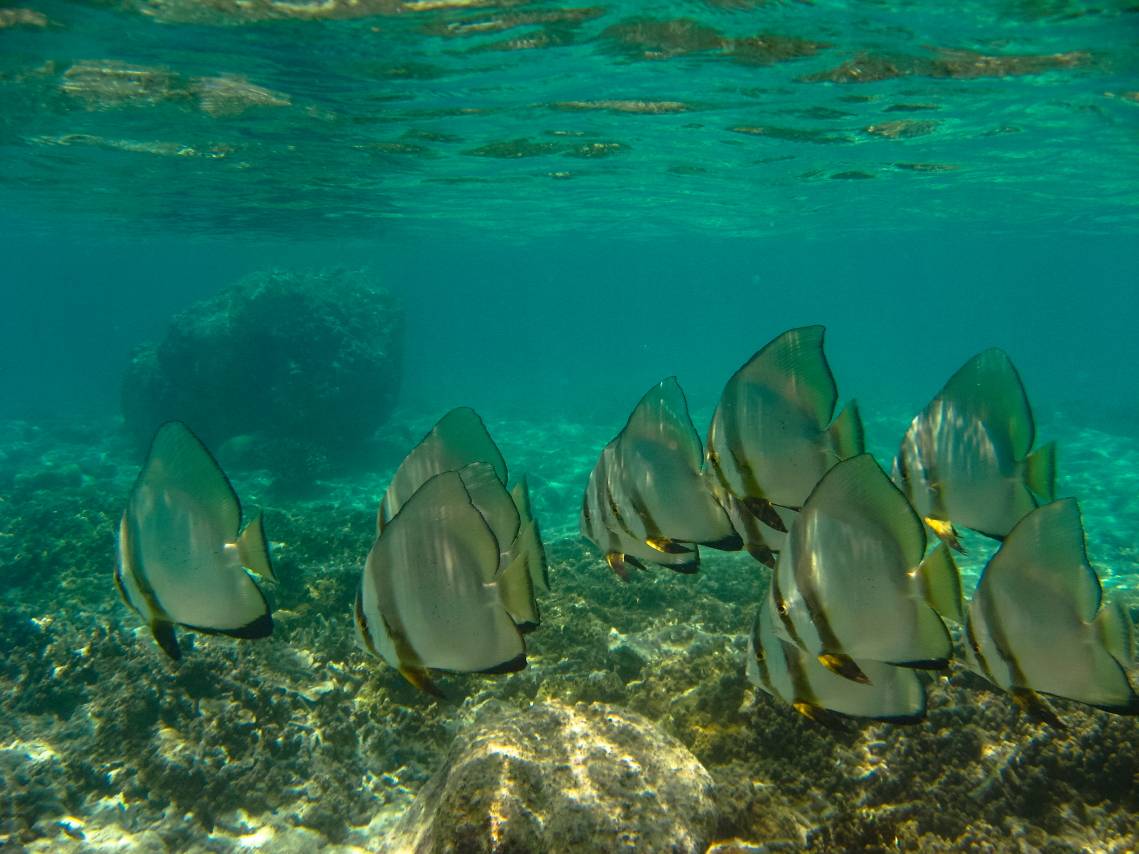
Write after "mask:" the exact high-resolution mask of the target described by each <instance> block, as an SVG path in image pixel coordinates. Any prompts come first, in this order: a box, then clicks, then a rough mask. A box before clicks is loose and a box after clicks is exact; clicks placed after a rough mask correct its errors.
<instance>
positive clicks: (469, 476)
mask: <svg viewBox="0 0 1139 854" xmlns="http://www.w3.org/2000/svg"><path fill="white" fill-rule="evenodd" d="M459 477H460V478H462V481H463V486H464V487H466V490H467V494H468V495H469V496H470V499H471V503H472V504H473V505H474V506H475V509H476V510H478V511H479V513H481V514H482V517H483V519H485V520H486V524H487V526H488V527H489V528H490V530H491V533H493V534H494V538H495V540H497V541H498V544H499V548H500V549H502V550H503V554H502V557H501V558H500V562H499V566H502V565H504V563H505V561H506V552H507V550H509V548H510V546H511V545H512V544H513V543H514V541H515V540H516V539H517V538H518V532H519V518H518V508H517V507H516V506H515V505H514V499H513V498H511V497H510V493H509V492H507V491H506V487H505V486H503V485H502V481H501V480H499V479H498V475H497V474H496V473H495V470H494V468H493V467H491V465H490V464H489V463H471V464H470V465H466V466H463V467H462V468H461V469H459ZM499 566H496V567H495V570H496V571H497V570H498V568H499ZM492 579H493V576H492V578H488V579H487V581H491V580H492Z"/></svg>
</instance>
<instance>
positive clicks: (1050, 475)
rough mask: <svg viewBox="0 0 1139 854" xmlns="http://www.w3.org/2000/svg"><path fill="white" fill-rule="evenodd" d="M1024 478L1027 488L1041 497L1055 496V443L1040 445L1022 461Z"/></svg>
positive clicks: (1050, 498)
mask: <svg viewBox="0 0 1139 854" xmlns="http://www.w3.org/2000/svg"><path fill="white" fill-rule="evenodd" d="M1024 480H1025V482H1026V483H1027V484H1028V488H1029V489H1031V490H1032V491H1033V492H1035V493H1036V494H1037V495H1039V496H1040V497H1041V498H1043V499H1044V500H1045V501H1053V500H1055V498H1056V443H1055V442H1049V443H1048V444H1047V445H1041V446H1040V447H1039V448H1037V449H1036V450H1035V451H1033V452H1032V453H1031V454H1029V455H1028V459H1026V460H1025V461H1024Z"/></svg>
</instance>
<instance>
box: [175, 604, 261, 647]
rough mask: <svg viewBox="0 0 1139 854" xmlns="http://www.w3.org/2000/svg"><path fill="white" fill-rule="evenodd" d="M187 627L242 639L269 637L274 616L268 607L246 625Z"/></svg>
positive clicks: (205, 632)
mask: <svg viewBox="0 0 1139 854" xmlns="http://www.w3.org/2000/svg"><path fill="white" fill-rule="evenodd" d="M186 628H188V629H193V630H194V631H195V632H201V633H202V634H205V635H225V636H226V637H231V638H241V639H242V640H256V639H257V638H267V637H269V635H271V634H273V617H272V616H271V615H270V613H269V611H268V609H266V611H265V612H264V613H263V614H260V615H259V616H258V617H257V618H256V619H254V620H251V621H250V622H248V623H246V624H245V625H244V626H238V627H237V628H234V629H215V628H212V627H210V626H190V625H187V626H186Z"/></svg>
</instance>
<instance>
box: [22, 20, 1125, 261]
mask: <svg viewBox="0 0 1139 854" xmlns="http://www.w3.org/2000/svg"><path fill="white" fill-rule="evenodd" d="M1137 23H1139V19H1137V16H1136V9H1135V7H1134V4H1133V3H1130V2H1126V0H1105V1H1104V2H1099V3H1097V2H1077V0H1071V1H1070V2H1065V0H1039V2H1028V0H1022V1H1021V2H1013V1H1012V0H1008V2H968V3H953V4H939V3H932V2H895V3H886V2H837V0H820V2H749V0H718V2H711V0H710V2H667V3H665V2H642V3H637V2H610V3H603V4H598V5H593V6H584V5H570V4H566V3H549V2H503V3H490V2H479V0H467V2H463V0H438V2H436V0H419V2H396V0H323V2H318V0H313V2H310V3H303V2H286V0H256V2H248V3H239V2H233V0H205V2H202V0H121V2H113V0H107V2H59V0H31V2H15V3H12V2H8V3H5V4H4V5H3V6H2V7H0V104H2V108H0V152H2V157H3V160H4V163H5V168H4V170H3V172H2V174H0V194H2V196H3V198H4V201H5V206H6V207H8V208H9V209H10V210H19V211H20V212H21V214H22V216H23V217H24V218H25V224H28V225H32V226H33V227H37V226H38V228H39V229H40V230H47V229H49V227H50V226H57V225H58V224H59V223H60V222H61V217H64V216H66V217H74V218H77V219H78V220H80V221H86V220H90V219H92V218H97V219H98V220H99V221H101V222H111V223H117V224H119V225H120V226H121V227H122V228H123V229H126V230H128V231H129V232H130V233H138V232H148V231H149V232H164V233H168V232H170V231H171V230H183V231H190V232H192V233H199V234H215V235H216V234H232V233H234V232H237V231H240V232H241V233H243V234H247V235H248V234H263V235H273V236H282V235H287V236H289V237H290V238H291V239H303V238H305V237H312V236H317V235H321V236H337V237H343V236H346V235H349V236H374V235H377V234H385V233H388V232H390V231H391V230H392V229H400V230H401V233H407V232H417V233H420V234H436V233H438V229H439V228H441V227H445V228H447V229H452V230H456V231H457V230H474V231H475V232H478V233H493V234H494V235H495V237H496V239H499V240H503V239H527V238H532V237H535V236H538V235H549V234H562V233H564V232H565V230H566V229H567V228H572V229H574V231H575V233H576V234H577V235H579V236H583V237H584V236H587V235H612V234H613V233H615V232H616V233H619V234H620V235H621V236H626V237H627V236H637V237H650V238H654V237H655V238H659V237H662V236H665V237H667V236H668V235H669V234H670V233H672V232H673V231H675V230H676V229H677V228H683V229H685V230H689V231H691V230H696V231H697V232H702V233H707V234H716V235H760V234H762V235H771V234H802V233H804V232H805V231H809V232H813V233H815V234H820V233H821V234H834V233H849V232H854V233H864V232H870V231H879V232H880V231H883V230H885V229H889V230H892V231H900V230H902V231H904V230H911V229H915V228H919V227H920V228H930V227H934V228H936V227H958V226H967V227H970V228H972V227H979V228H982V229H985V230H991V231H999V232H1013V231H1017V230H1025V229H1028V230H1044V231H1053V230H1054V231H1064V232H1067V233H1072V232H1096V233H1100V234H1111V233H1115V232H1116V231H1120V230H1122V231H1125V232H1127V233H1133V232H1134V231H1135V229H1136V226H1137V224H1139V215H1137V211H1139V204H1137V203H1139V159H1137V158H1136V157H1135V156H1134V146H1135V140H1136V136H1135V134H1136V129H1137V126H1139V88H1137V85H1136V79H1137V72H1139V51H1137V50H1136V32H1137ZM64 212H66V214H65V213H64Z"/></svg>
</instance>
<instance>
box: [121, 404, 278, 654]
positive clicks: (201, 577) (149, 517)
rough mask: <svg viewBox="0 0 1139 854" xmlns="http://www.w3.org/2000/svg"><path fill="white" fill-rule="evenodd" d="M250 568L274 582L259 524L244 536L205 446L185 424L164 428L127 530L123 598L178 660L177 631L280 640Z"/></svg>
mask: <svg viewBox="0 0 1139 854" xmlns="http://www.w3.org/2000/svg"><path fill="white" fill-rule="evenodd" d="M243 567H245V568H248V569H250V570H252V571H253V572H255V573H257V574H258V575H260V576H261V577H263V578H266V579H269V580H271V581H275V580H276V576H275V575H274V574H273V567H272V563H271V562H270V560H269V549H268V546H267V544H266V540H265V531H264V528H263V526H262V522H261V516H260V515H258V516H256V517H254V519H253V520H252V521H251V522H250V523H249V524H248V525H246V526H245V528H244V530H243V529H242V526H241V503H240V502H239V501H238V498H237V494H236V493H235V492H234V491H233V487H232V486H231V485H230V483H229V479H228V478H226V476H225V473H224V472H222V470H221V468H220V467H219V466H218V464H217V462H216V461H215V460H214V458H213V456H212V455H211V454H210V452H209V451H208V450H207V449H206V447H205V445H203V444H202V443H201V441H199V439H198V438H197V437H196V436H195V435H194V434H193V433H192V432H191V431H190V429H189V428H188V427H186V425H185V424H182V423H181V422H178V421H170V422H167V423H166V424H163V425H162V426H161V427H160V428H159V429H158V432H157V433H156V434H155V437H154V440H153V442H152V443H151V446H150V453H149V454H148V455H147V458H146V463H145V464H144V465H143V468H142V471H141V472H140V473H139V475H138V479H137V480H136V481H135V483H134V487H133V488H132V489H131V493H130V498H129V499H128V502H127V508H126V511H125V512H124V513H123V517H122V520H121V522H120V523H119V537H118V562H117V565H116V567H115V586H116V587H117V588H118V591H119V594H120V595H121V596H122V598H123V601H124V602H126V603H127V604H128V605H129V606H130V607H131V608H133V609H134V610H135V611H136V612H138V613H139V614H140V615H141V616H142V618H143V619H144V620H146V622H147V625H148V626H149V627H150V631H151V633H152V634H153V635H154V639H155V640H156V641H157V642H158V645H159V646H160V647H161V648H162V649H163V651H165V652H166V654H167V655H169V656H170V657H171V658H174V659H178V658H181V655H182V653H181V650H180V648H179V646H178V641H177V638H176V637H175V634H174V626H176V625H178V626H183V627H184V628H188V629H193V630H195V631H199V632H207V633H212V634H225V635H230V636H232V637H238V638H260V637H266V636H268V635H269V634H271V633H272V631H273V619H272V617H271V616H270V613H269V605H268V603H267V602H266V600H265V596H264V594H263V593H262V592H261V590H260V588H258V586H257V585H256V584H255V583H254V582H253V580H252V578H250V576H249V574H248V573H247V572H246V571H245V569H244V568H243Z"/></svg>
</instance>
